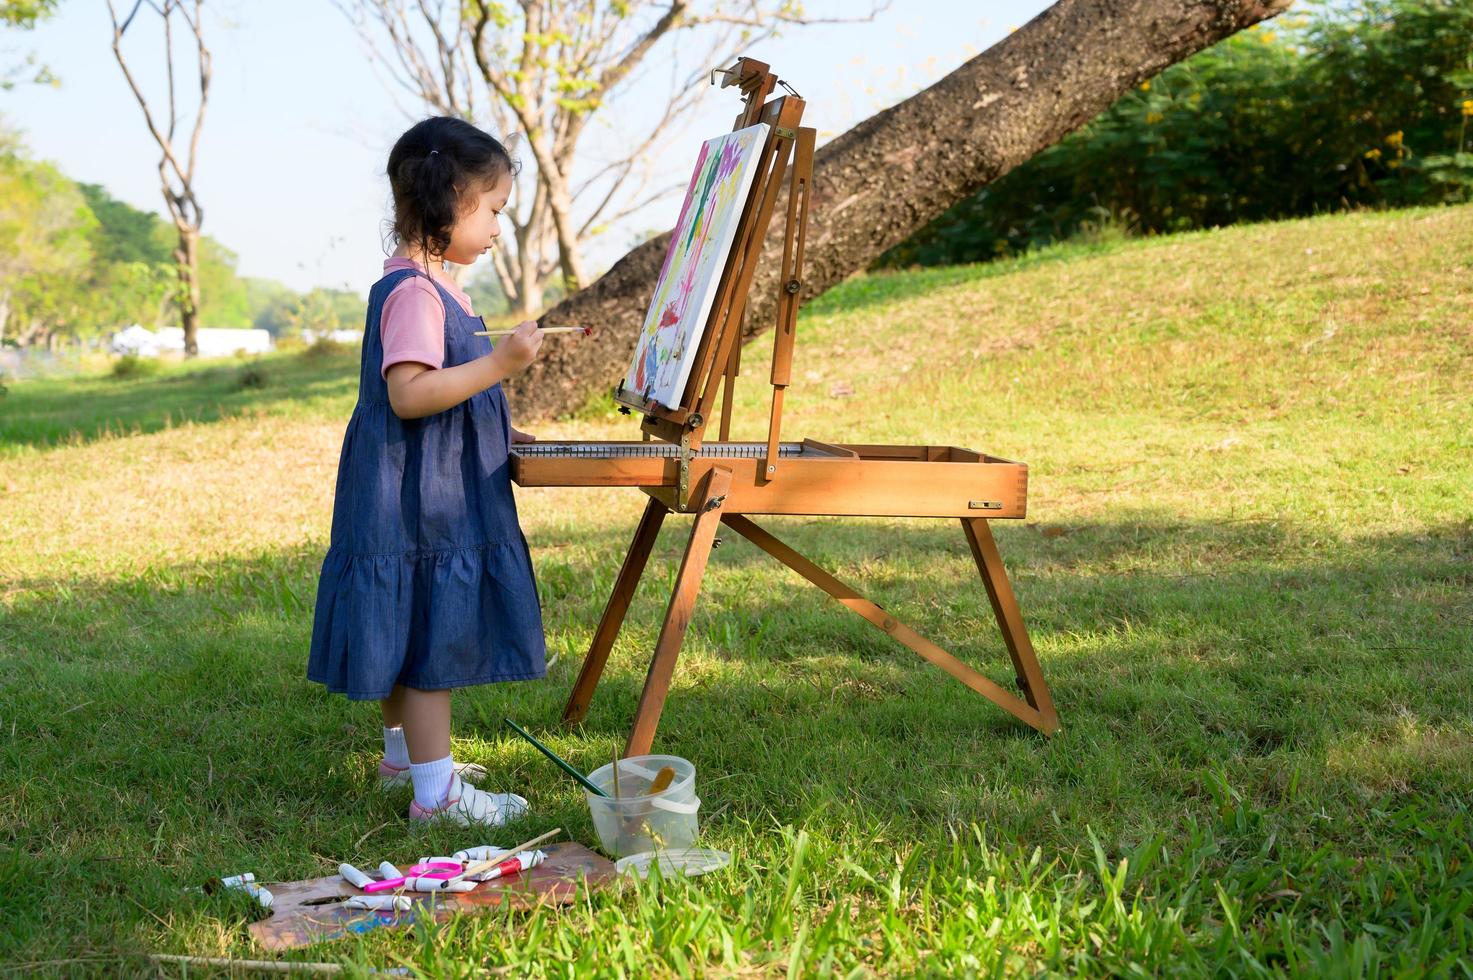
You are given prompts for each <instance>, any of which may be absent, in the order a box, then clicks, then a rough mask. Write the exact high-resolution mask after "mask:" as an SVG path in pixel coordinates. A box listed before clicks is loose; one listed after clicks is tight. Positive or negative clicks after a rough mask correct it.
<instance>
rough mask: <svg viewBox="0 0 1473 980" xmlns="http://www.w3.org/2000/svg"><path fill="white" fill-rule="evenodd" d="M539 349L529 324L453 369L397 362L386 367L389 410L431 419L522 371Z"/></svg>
mask: <svg viewBox="0 0 1473 980" xmlns="http://www.w3.org/2000/svg"><path fill="white" fill-rule="evenodd" d="M541 346H542V330H541V329H540V328H539V327H538V326H537V324H536V323H535V322H533V321H531V320H527V321H524V322H523V323H520V324H518V325H517V328H516V330H515V331H513V332H512V333H511V334H510V335H509V336H507V337H506V338H505V339H504V340H502V342H501V343H499V344H497V345H496V349H495V350H493V351H492V352H491V353H489V354H487V355H485V356H484V357H478V358H476V359H475V360H474V361H467V362H466V363H464V364H457V365H456V366H455V367H448V368H431V367H429V366H428V365H425V364H416V363H414V362H412V361H401V362H400V363H398V364H394V365H392V366H390V368H389V371H388V374H387V375H385V380H386V381H387V382H388V385H389V407H390V408H392V409H393V410H394V414H395V415H397V416H399V417H400V418H401V419H420V418H424V417H425V416H426V415H434V414H435V413H436V412H443V411H445V409H447V408H450V407H451V406H454V405H459V404H460V403H461V402H463V401H465V400H466V399H468V398H470V397H471V396H472V395H474V394H476V393H477V392H481V391H485V390H486V389H487V388H490V387H491V386H492V385H494V384H496V383H498V382H501V381H505V380H506V379H507V378H510V377H511V376H512V375H514V374H520V373H521V372H522V371H524V370H526V368H527V365H529V364H531V363H532V361H533V360H534V359H535V358H536V357H537V351H538V349H539V348H540V347H541Z"/></svg>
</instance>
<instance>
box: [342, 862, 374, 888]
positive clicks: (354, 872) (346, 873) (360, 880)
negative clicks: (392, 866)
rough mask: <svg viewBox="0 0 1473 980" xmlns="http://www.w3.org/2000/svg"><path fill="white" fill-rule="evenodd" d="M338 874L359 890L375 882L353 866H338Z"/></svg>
mask: <svg viewBox="0 0 1473 980" xmlns="http://www.w3.org/2000/svg"><path fill="white" fill-rule="evenodd" d="M338 874H340V875H342V876H343V880H344V881H346V882H347V883H348V884H350V885H353V886H354V887H357V888H362V887H363V886H364V885H366V884H368V883H369V882H370V881H372V880H373V879H372V878H370V877H368V875H366V874H364V873H363V872H362V871H359V870H358V869H357V868H355V867H353V866H352V865H351V864H340V865H338Z"/></svg>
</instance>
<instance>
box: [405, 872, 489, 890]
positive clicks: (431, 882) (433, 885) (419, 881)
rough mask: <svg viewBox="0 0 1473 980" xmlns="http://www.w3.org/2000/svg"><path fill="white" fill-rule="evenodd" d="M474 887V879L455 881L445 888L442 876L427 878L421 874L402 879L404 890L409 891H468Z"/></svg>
mask: <svg viewBox="0 0 1473 980" xmlns="http://www.w3.org/2000/svg"><path fill="white" fill-rule="evenodd" d="M475 887H476V883H475V882H474V881H457V882H456V883H455V884H453V885H451V886H450V887H449V888H446V887H445V879H444V878H429V877H426V876H423V875H420V876H417V877H414V878H406V879H405V880H404V889H405V891H411V892H468V891H471V890H472V889H474V888H475Z"/></svg>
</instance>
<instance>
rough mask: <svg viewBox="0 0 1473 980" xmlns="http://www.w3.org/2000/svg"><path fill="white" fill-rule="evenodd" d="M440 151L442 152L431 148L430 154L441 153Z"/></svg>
mask: <svg viewBox="0 0 1473 980" xmlns="http://www.w3.org/2000/svg"><path fill="white" fill-rule="evenodd" d="M439 152H440V151H439V150H431V151H430V156H434V155H435V154H436V153H439Z"/></svg>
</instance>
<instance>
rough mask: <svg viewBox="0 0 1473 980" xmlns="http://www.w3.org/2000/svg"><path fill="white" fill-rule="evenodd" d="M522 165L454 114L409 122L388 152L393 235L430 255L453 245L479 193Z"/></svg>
mask: <svg viewBox="0 0 1473 980" xmlns="http://www.w3.org/2000/svg"><path fill="white" fill-rule="evenodd" d="M520 169H521V165H520V164H518V163H517V161H516V160H515V159H513V158H512V155H511V154H510V153H509V152H507V149H506V147H505V146H503V145H502V144H501V143H500V141H498V140H496V139H495V138H494V137H492V136H491V135H490V134H489V133H486V132H483V131H482V130H480V129H477V128H476V127H475V126H472V125H471V124H470V123H468V122H466V121H465V120H464V119H457V118H455V117H454V116H432V117H430V118H429V119H423V120H420V121H419V122H417V123H415V124H414V125H413V126H410V127H409V129H408V130H407V131H405V133H404V135H403V136H400V137H399V140H398V142H396V143H395V144H394V148H393V149H392V150H390V151H389V188H390V189H391V191H392V192H393V196H394V223H393V230H392V234H391V237H392V238H393V240H395V241H396V242H398V243H401V244H405V245H408V246H409V247H410V248H412V249H416V250H420V249H422V250H424V251H425V253H427V255H429V254H434V255H441V254H443V253H444V252H445V249H447V248H449V247H450V229H451V228H452V227H454V225H455V221H456V219H457V218H458V217H459V216H460V215H461V214H462V213H463V212H464V210H466V208H467V207H468V205H469V202H470V200H471V199H472V198H473V197H474V195H476V194H480V193H482V192H484V191H485V190H486V189H487V188H489V187H494V186H496V183H497V182H498V181H500V180H501V178H502V177H505V176H506V175H508V174H511V175H513V176H515V175H516V173H517V171H519V170H520Z"/></svg>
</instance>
